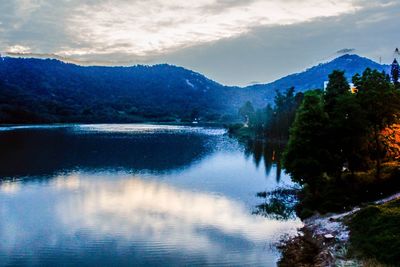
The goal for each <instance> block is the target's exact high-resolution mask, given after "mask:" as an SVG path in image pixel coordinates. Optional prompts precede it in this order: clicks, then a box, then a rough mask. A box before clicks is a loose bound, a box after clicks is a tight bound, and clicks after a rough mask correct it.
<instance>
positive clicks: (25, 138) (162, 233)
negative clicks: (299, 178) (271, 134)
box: [0, 124, 301, 266]
mask: <svg viewBox="0 0 400 267" xmlns="http://www.w3.org/2000/svg"><path fill="white" fill-rule="evenodd" d="M0 149H1V150H0V178H1V179H0V266H9V265H10V266H14V265H28V266H59V265H64V266H65V265H68V266H78V265H79V266H111V265H113V266H246V265H248V266H275V265H276V262H277V259H278V258H279V253H278V252H277V250H276V249H275V248H274V244H275V243H276V242H277V241H278V240H279V239H280V237H281V236H282V235H283V234H287V233H289V234H290V233H294V232H295V230H296V228H297V227H300V226H301V222H300V221H299V220H298V219H296V218H293V219H288V220H277V219H273V218H270V217H263V216H259V215H253V212H254V210H255V207H256V206H257V205H259V204H261V203H262V201H263V200H262V199H259V198H257V197H256V194H257V192H260V191H266V190H267V191H268V190H273V189H276V188H278V187H281V186H290V185H291V182H290V178H289V177H288V176H287V175H286V174H284V173H282V174H281V175H278V174H279V173H280V170H279V166H277V165H276V164H274V163H273V162H271V161H270V160H269V159H268V158H269V156H267V155H264V159H263V155H262V153H261V154H260V153H258V154H259V155H258V154H257V153H252V152H251V151H249V150H248V149H246V148H245V146H243V145H242V144H240V143H238V142H237V141H236V140H235V139H232V138H230V137H228V136H227V134H226V131H225V130H224V129H220V128H203V127H187V126H163V125H144V124H143V125H138V124H123V125H118V124H108V125H106V124H104V125H56V126H46V125H37V126H12V127H11V126H10V127H0ZM263 162H264V164H263Z"/></svg>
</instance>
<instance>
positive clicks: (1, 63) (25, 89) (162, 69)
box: [0, 58, 252, 123]
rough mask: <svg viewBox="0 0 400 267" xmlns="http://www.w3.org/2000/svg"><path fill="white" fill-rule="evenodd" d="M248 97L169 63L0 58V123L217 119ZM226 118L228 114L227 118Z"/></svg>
mask: <svg viewBox="0 0 400 267" xmlns="http://www.w3.org/2000/svg"><path fill="white" fill-rule="evenodd" d="M246 100H252V95H251V94H247V92H245V90H244V89H243V88H236V87H226V86H223V85H220V84H218V83H216V82H214V81H211V80H209V79H207V78H206V77H204V76H202V75H200V74H198V73H195V72H192V71H189V70H186V69H184V68H180V67H175V66H171V65H155V66H134V67H83V66H77V65H73V64H66V63H63V62H60V61H57V60H41V59H23V58H2V59H1V60H0V123H26V122H81V121H84V122H134V121H142V120H152V121H154V120H175V119H179V120H184V121H185V120H186V121H193V120H194V119H196V118H197V119H202V120H205V121H219V120H221V119H224V118H223V117H224V116H225V117H226V116H229V115H230V114H234V115H236V110H237V108H238V107H239V106H240V105H241V104H242V103H243V102H244V101H246ZM225 119H226V118H225Z"/></svg>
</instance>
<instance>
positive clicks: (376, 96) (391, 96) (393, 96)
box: [353, 69, 400, 178]
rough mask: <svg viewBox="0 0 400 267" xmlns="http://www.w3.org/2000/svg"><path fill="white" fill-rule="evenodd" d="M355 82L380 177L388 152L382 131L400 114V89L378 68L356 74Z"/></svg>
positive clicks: (377, 172) (377, 174) (377, 175)
mask: <svg viewBox="0 0 400 267" xmlns="http://www.w3.org/2000/svg"><path fill="white" fill-rule="evenodd" d="M353 82H354V84H355V86H356V87H357V89H358V94H357V97H358V98H359V103H360V105H361V108H362V110H363V112H365V115H366V121H367V126H368V127H369V131H370V136H371V142H370V151H371V155H372V158H373V159H374V160H375V163H376V164H375V166H376V177H377V178H380V175H381V164H382V160H383V158H384V157H385V153H386V151H385V149H384V148H385V147H384V144H383V140H382V131H383V130H384V129H385V128H386V127H388V126H390V125H392V124H393V123H394V122H395V121H396V119H397V117H398V115H399V108H400V96H399V91H398V90H395V88H394V86H393V85H392V84H391V82H390V78H389V77H388V76H387V75H386V74H385V73H381V72H378V71H377V70H371V69H366V70H365V71H364V73H363V74H362V76H360V75H356V76H354V77H353Z"/></svg>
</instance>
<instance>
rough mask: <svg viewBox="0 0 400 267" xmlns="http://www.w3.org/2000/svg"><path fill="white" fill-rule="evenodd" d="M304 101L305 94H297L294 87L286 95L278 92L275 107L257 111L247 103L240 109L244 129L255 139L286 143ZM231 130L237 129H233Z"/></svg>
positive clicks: (269, 106) (268, 106)
mask: <svg viewBox="0 0 400 267" xmlns="http://www.w3.org/2000/svg"><path fill="white" fill-rule="evenodd" d="M302 99H303V93H297V94H295V89H294V87H291V88H289V89H287V90H286V91H285V92H284V93H281V92H279V91H277V92H276V95H275V99H274V103H275V105H274V107H272V106H271V105H267V106H266V107H265V108H263V109H257V110H256V109H255V108H254V107H253V105H252V103H251V102H246V103H245V104H244V105H243V106H242V107H241V108H240V109H239V114H240V116H241V117H242V118H243V120H244V121H245V127H244V128H246V129H247V130H246V131H247V132H251V133H252V135H253V137H256V138H267V139H269V140H270V141H271V140H274V141H278V142H284V143H285V142H286V141H287V139H288V138H289V128H290V125H291V124H292V123H293V120H294V117H295V113H296V110H297V108H298V106H299V105H300V103H301V101H302ZM231 130H232V131H234V130H235V129H234V128H231ZM246 131H245V132H246Z"/></svg>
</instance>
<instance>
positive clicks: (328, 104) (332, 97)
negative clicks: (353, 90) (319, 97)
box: [324, 70, 350, 112]
mask: <svg viewBox="0 0 400 267" xmlns="http://www.w3.org/2000/svg"><path fill="white" fill-rule="evenodd" d="M349 90H350V86H349V83H348V82H347V79H346V77H345V76H344V71H339V70H335V71H333V72H332V73H331V74H330V75H329V82H328V85H327V87H326V90H325V94H324V101H325V110H326V111H327V112H330V111H331V110H332V109H333V107H334V106H335V104H336V100H337V97H338V96H340V95H343V94H346V93H347V92H349Z"/></svg>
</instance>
